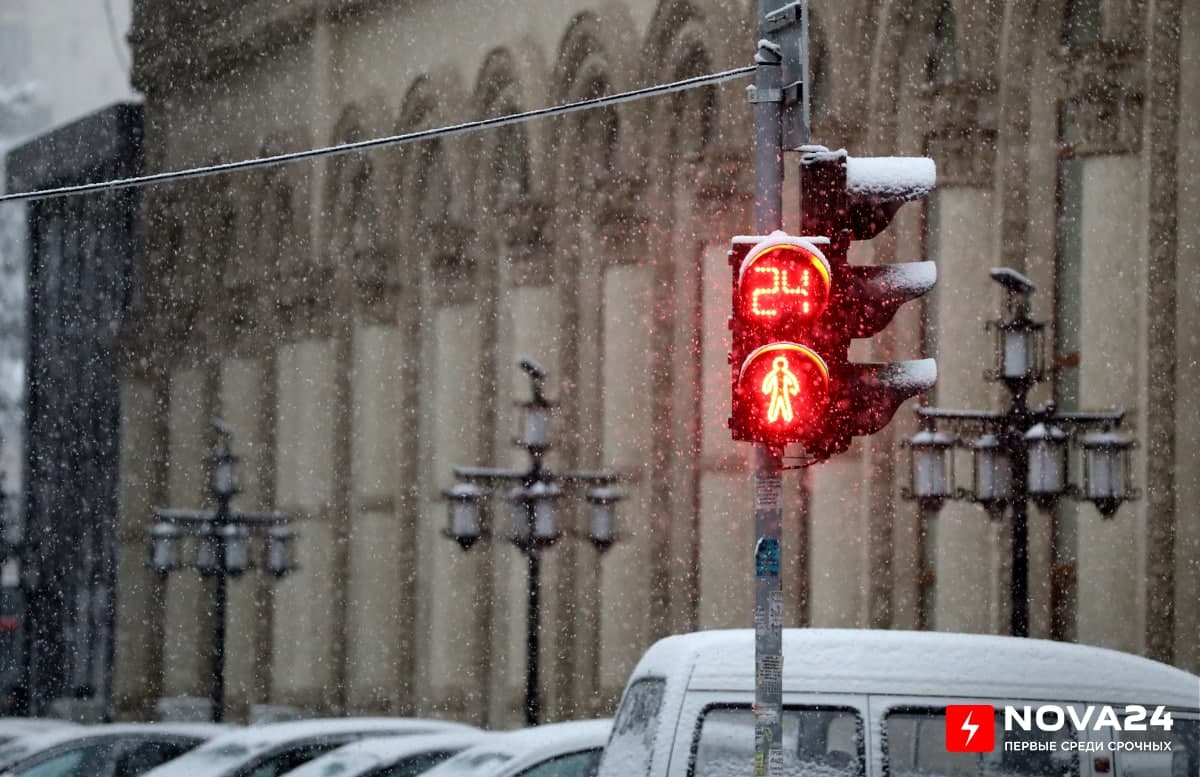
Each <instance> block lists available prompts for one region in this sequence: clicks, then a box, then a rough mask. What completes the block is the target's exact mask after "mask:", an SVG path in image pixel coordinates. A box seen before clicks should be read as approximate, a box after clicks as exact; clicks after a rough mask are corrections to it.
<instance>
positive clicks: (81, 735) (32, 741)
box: [0, 723, 233, 767]
mask: <svg viewBox="0 0 1200 777" xmlns="http://www.w3.org/2000/svg"><path fill="white" fill-rule="evenodd" d="M231 730H233V728H232V726H225V725H221V724H217V723H96V724H94V725H89V726H67V727H64V728H57V729H54V730H51V731H45V732H43V733H40V734H30V735H29V736H23V737H21V738H19V739H14V740H12V741H10V742H6V743H4V744H3V745H0V766H4V767H8V766H12V765H14V764H16V763H18V762H19V761H22V760H24V759H26V758H28V757H29V756H31V755H34V754H36V753H40V752H42V751H43V750H49V749H50V748H52V747H58V746H59V745H64V744H68V743H70V742H74V741H82V740H88V739H95V738H97V737H106V736H118V737H128V736H134V735H164V734H166V735H169V736H179V737H192V738H194V739H196V740H208V739H213V738H215V737H219V736H220V735H222V734H225V733H227V732H229V731H231Z"/></svg>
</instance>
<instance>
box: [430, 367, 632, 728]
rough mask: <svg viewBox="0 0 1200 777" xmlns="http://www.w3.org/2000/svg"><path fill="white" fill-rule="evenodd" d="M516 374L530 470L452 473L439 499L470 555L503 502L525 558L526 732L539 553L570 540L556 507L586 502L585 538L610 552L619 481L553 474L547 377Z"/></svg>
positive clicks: (534, 687) (598, 475)
mask: <svg viewBox="0 0 1200 777" xmlns="http://www.w3.org/2000/svg"><path fill="white" fill-rule="evenodd" d="M520 367H521V369H522V370H524V371H525V372H526V374H528V375H529V378H530V382H531V384H532V398H531V399H530V401H528V402H522V403H519V404H518V406H519V407H521V408H523V410H524V417H523V419H522V431H523V436H522V437H521V439H518V440H516V441H515V442H516V444H517V445H518V446H520V447H522V448H524V449H525V450H526V452H527V453H528V454H529V462H530V463H529V467H528V469H525V470H512V469H496V468H491V467H455V468H454V474H455V476H456V477H457V478H458V479H459V480H458V482H456V483H455V484H454V485H453V486H452V487H451V488H449V489H446V490H445V491H443V492H442V496H444V497H445V498H446V502H447V507H448V510H447V516H446V517H447V524H446V528H445V529H444V530H443V532H442V533H443V534H444V535H445V536H447V537H449V538H450V539H453V540H454V541H456V542H457V543H458V544H459V545H460V546H461V547H462V549H463V550H469V549H470V548H471V547H472V546H473V545H474V544H475V543H476V542H477V541H478V540H479V539H480V538H482V537H487V536H490V533H489V532H488V531H487V529H486V528H484V526H483V520H482V517H481V516H482V505H483V502H484V501H485V500H487V499H489V498H491V497H492V496H493V495H497V494H498V495H501V496H503V497H504V498H505V499H506V500H507V501H508V504H509V510H510V524H509V532H508V539H509V540H510V541H511V542H512V543H513V544H514V545H515V546H516V547H517V548H519V549H520V550H521V552H522V553H524V554H525V558H526V561H527V563H528V571H529V574H528V577H529V587H528V598H527V601H526V633H525V656H526V660H525V722H526V724H527V725H531V726H532V725H536V724H537V722H538V717H539V712H540V703H539V696H538V689H539V681H538V656H539V640H540V631H541V629H540V618H541V609H540V606H539V601H540V594H541V553H542V551H543V550H544V549H545V548H547V547H549V546H551V545H553V544H554V543H556V542H558V541H559V540H560V539H561V538H562V537H563V536H564V535H565V534H572V532H569V531H565V530H564V529H563V528H562V527H560V526H559V521H558V505H559V503H560V502H561V501H562V500H564V499H566V498H567V497H568V496H576V497H578V496H582V497H583V498H585V499H586V500H587V502H588V503H589V505H590V506H591V522H590V526H589V530H588V534H587V538H588V540H589V541H590V542H591V543H592V545H594V546H595V547H596V549H597V550H598V551H601V552H603V551H605V550H607V549H608V548H610V547H612V544H613V543H614V542H615V541H616V539H617V533H616V528H615V526H616V515H615V506H616V503H617V502H618V501H620V499H621V496H620V495H619V494H617V493H616V492H615V491H613V490H612V488H611V486H612V485H613V484H615V483H616V482H618V481H619V480H622V479H623V476H622V475H620V474H619V473H616V472H613V471H609V470H603V471H595V472H553V471H551V470H550V469H549V468H548V467H547V466H546V463H545V457H546V452H547V451H548V450H549V449H550V422H551V418H552V416H553V411H554V407H555V403H554V402H551V401H550V400H549V399H547V398H546V395H545V381H546V373H545V371H544V370H543V369H542V368H541V367H539V366H538V365H537V364H536V363H535V362H533V361H531V360H530V359H522V360H521V361H520ZM481 484H482V485H481ZM585 489H586V490H585Z"/></svg>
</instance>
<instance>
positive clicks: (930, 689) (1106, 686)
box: [630, 629, 1200, 708]
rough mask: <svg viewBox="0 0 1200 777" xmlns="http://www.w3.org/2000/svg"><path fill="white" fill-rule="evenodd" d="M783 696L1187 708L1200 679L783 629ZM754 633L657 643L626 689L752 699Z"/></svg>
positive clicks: (1144, 665)
mask: <svg viewBox="0 0 1200 777" xmlns="http://www.w3.org/2000/svg"><path fill="white" fill-rule="evenodd" d="M783 652H784V679H783V686H784V691H785V692H787V691H792V692H796V691H812V692H825V693H864V694H894V695H913V696H922V695H936V696H963V697H976V698H994V697H999V698H1011V699H1023V698H1027V699H1056V700H1060V701H1073V700H1095V701H1105V702H1110V703H1131V704H1137V703H1141V704H1145V703H1154V704H1165V705H1175V706H1180V707H1187V708H1195V707H1196V706H1197V703H1198V700H1200V677H1197V676H1196V675H1193V674H1189V673H1187V672H1184V671H1182V670H1180V669H1176V668H1175V667H1172V666H1168V665H1166V664H1162V663H1159V662H1157V661H1151V660H1150V659H1147V658H1142V657H1141V656H1135V655H1131V654H1128V653H1121V652H1119V651H1115V650H1108V649H1106V648H1099V647H1092V646H1089V645H1078V644H1073V643H1067V642H1051V641H1048V640H1040V639H1028V638H1016V637H1000V636H992V635H984V634H952V633H946V632H929V631H921V632H914V631H898V630H886V629H784V633H783ZM754 666H755V661H754V632H753V630H751V629H732V630H724V631H707V632H695V633H692V634H680V635H676V636H672V637H667V638H665V639H662V640H659V641H658V642H656V643H655V644H654V645H652V646H651V647H650V649H649V650H647V651H646V653H645V655H644V656H643V657H642V660H641V661H640V662H639V663H638V666H637V668H636V669H635V670H634V673H633V675H632V677H631V678H630V682H634V681H636V680H637V679H638V678H641V677H648V676H660V677H675V678H679V677H680V676H681V675H683V676H685V677H686V686H687V688H689V689H691V690H711V691H753V689H754Z"/></svg>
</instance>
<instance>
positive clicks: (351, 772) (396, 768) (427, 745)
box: [287, 731, 495, 777]
mask: <svg viewBox="0 0 1200 777" xmlns="http://www.w3.org/2000/svg"><path fill="white" fill-rule="evenodd" d="M491 736H495V735H493V734H489V733H487V732H486V731H458V732H455V733H453V734H432V735H425V734H418V735H416V736H403V737H373V738H371V739H363V740H360V741H358V742H352V743H350V744H348V745H343V746H342V747H339V748H338V749H337V750H334V751H333V752H332V753H327V754H325V755H323V756H321V757H320V758H314V759H313V760H311V761H309V762H308V763H306V764H304V765H303V766H301V767H300V768H298V769H295V770H293V771H290V772H288V773H287V777H329V775H337V777H416V775H418V774H421V773H422V772H425V771H428V770H429V769H432V768H433V767H435V766H437V765H438V764H440V763H441V762H442V761H445V760H446V759H447V758H450V757H452V756H453V755H455V754H456V753H459V752H462V751H463V750H466V749H467V748H468V747H472V746H474V745H477V744H480V743H481V742H483V741H484V740H485V739H487V738H488V737H491Z"/></svg>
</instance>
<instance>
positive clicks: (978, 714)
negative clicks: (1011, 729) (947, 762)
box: [946, 704, 996, 753]
mask: <svg viewBox="0 0 1200 777" xmlns="http://www.w3.org/2000/svg"><path fill="white" fill-rule="evenodd" d="M995 746H996V709H995V708H994V707H993V706H992V705H990V704H951V705H949V706H948V707H946V750H948V751H950V752H951V753H990V752H992V749H993V748H994V747H995Z"/></svg>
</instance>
